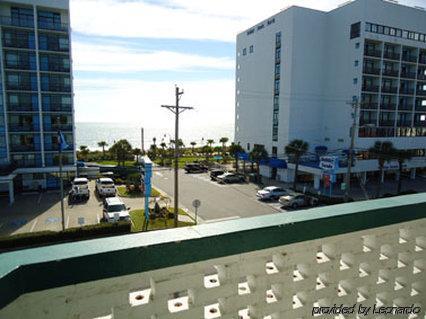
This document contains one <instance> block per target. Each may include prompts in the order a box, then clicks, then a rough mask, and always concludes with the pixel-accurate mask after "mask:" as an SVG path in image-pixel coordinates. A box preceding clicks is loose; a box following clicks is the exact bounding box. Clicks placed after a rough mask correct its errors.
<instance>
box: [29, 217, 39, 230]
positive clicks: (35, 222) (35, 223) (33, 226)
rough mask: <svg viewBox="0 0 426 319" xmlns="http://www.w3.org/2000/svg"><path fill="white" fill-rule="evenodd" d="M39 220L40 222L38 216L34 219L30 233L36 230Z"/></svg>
mask: <svg viewBox="0 0 426 319" xmlns="http://www.w3.org/2000/svg"><path fill="white" fill-rule="evenodd" d="M37 222H38V218H36V220H35V221H34V223H33V225H32V226H31V229H30V233H32V232H33V231H34V228H35V226H36V225H37Z"/></svg>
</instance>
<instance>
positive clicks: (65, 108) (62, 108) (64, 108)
mask: <svg viewBox="0 0 426 319" xmlns="http://www.w3.org/2000/svg"><path fill="white" fill-rule="evenodd" d="M43 112H66V113H69V112H72V106H71V105H69V104H60V103H59V104H50V105H45V106H43Z"/></svg>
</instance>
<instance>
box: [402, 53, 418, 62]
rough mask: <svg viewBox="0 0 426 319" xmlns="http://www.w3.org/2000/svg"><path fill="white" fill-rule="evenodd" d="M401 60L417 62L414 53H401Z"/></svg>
mask: <svg viewBox="0 0 426 319" xmlns="http://www.w3.org/2000/svg"><path fill="white" fill-rule="evenodd" d="M402 61H405V62H412V63H416V62H417V56H416V55H410V54H403V55H402Z"/></svg>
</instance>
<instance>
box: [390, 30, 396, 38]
mask: <svg viewBox="0 0 426 319" xmlns="http://www.w3.org/2000/svg"><path fill="white" fill-rule="evenodd" d="M390 35H391V36H395V35H396V29H395V28H390Z"/></svg>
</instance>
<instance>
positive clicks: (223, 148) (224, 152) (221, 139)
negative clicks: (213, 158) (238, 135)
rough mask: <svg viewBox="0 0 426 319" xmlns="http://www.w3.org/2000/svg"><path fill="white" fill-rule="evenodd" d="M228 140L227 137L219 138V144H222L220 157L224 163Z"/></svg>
mask: <svg viewBox="0 0 426 319" xmlns="http://www.w3.org/2000/svg"><path fill="white" fill-rule="evenodd" d="M228 141H229V138H227V137H221V138H220V140H219V142H220V143H222V157H223V160H224V161H225V156H226V143H228Z"/></svg>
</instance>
